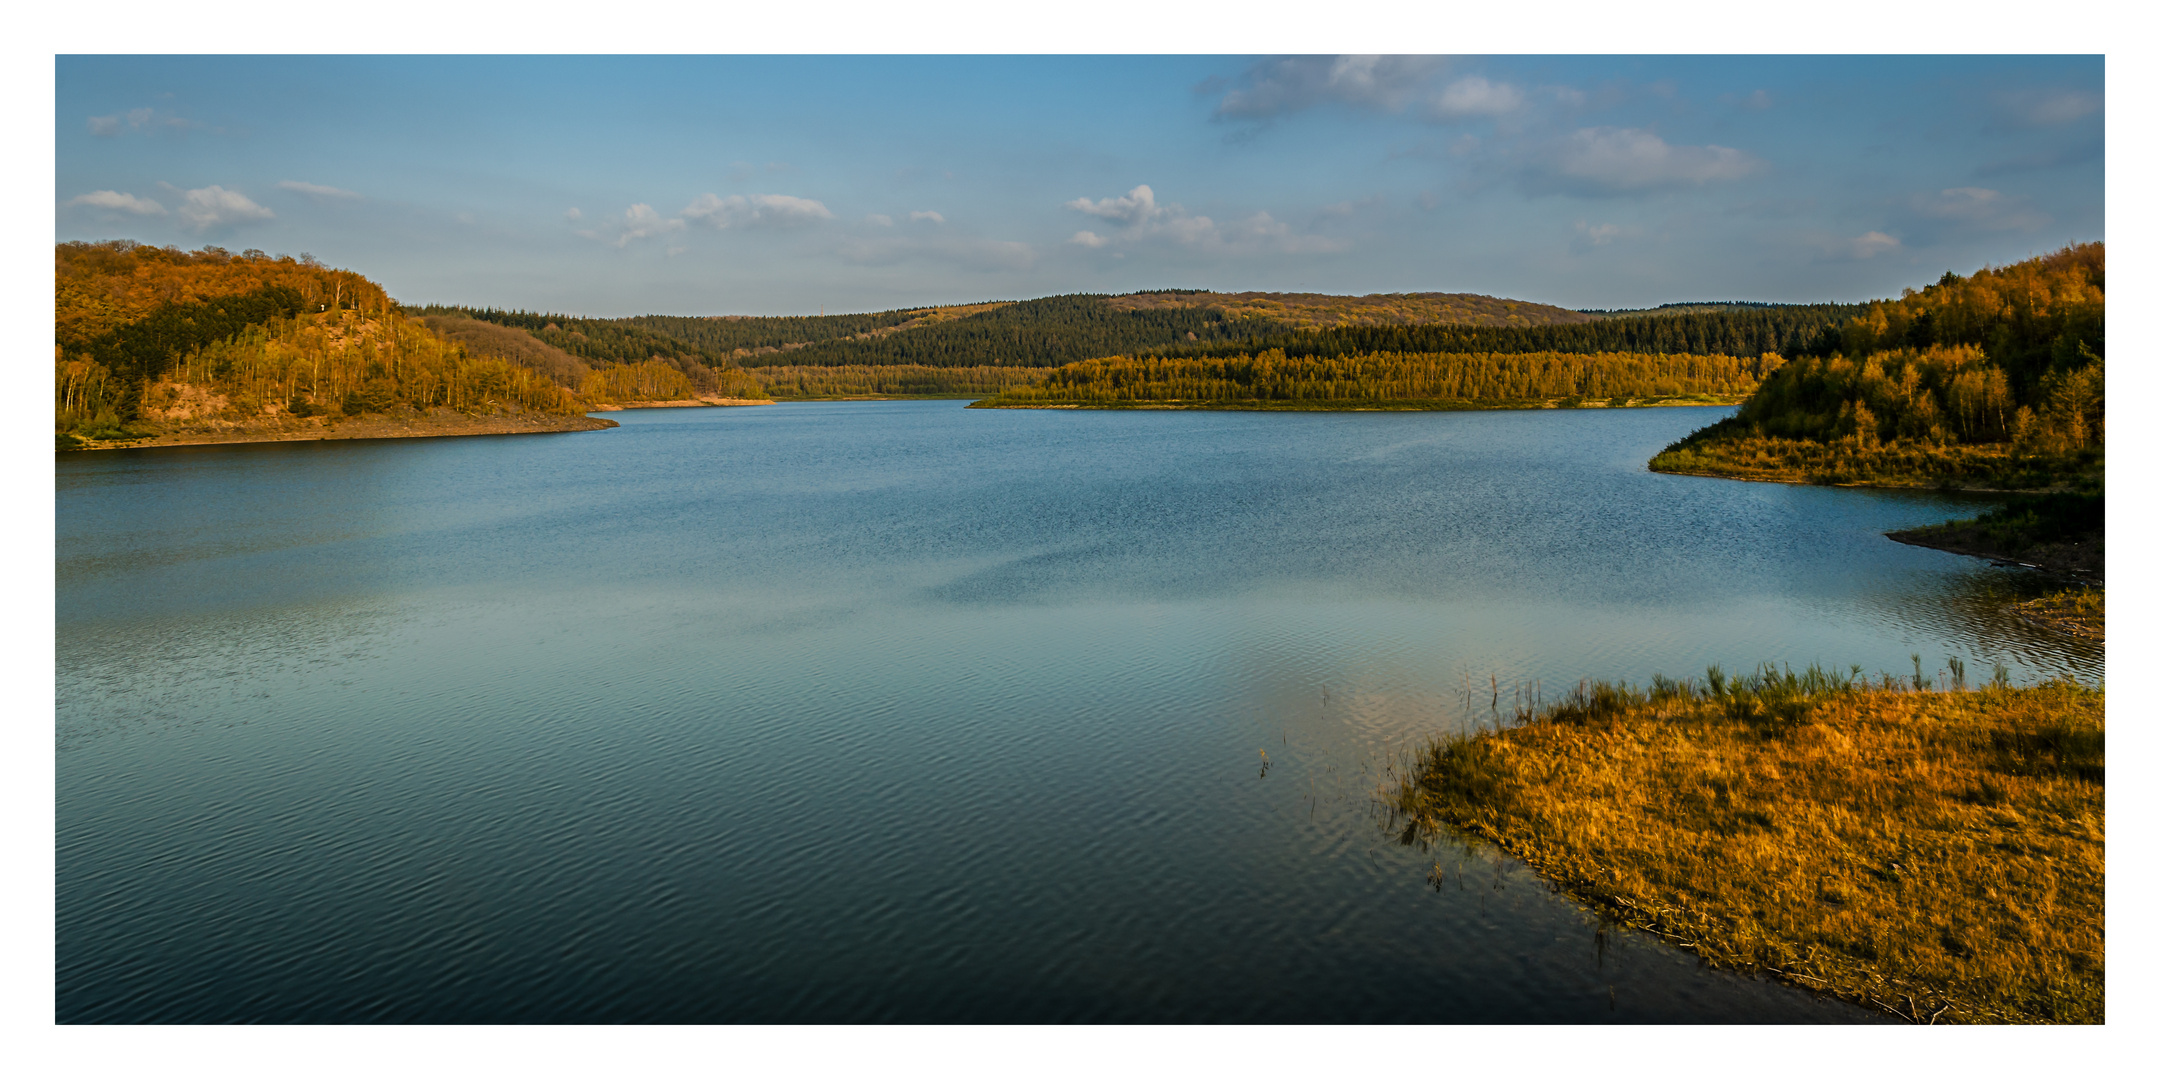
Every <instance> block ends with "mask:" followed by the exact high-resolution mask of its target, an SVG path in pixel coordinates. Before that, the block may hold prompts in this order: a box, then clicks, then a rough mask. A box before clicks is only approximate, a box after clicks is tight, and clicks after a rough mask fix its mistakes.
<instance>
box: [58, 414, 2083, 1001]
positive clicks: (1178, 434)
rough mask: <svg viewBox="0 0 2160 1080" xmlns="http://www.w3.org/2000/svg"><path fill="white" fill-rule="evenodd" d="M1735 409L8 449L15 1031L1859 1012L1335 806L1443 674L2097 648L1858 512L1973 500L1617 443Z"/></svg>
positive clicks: (682, 424)
mask: <svg viewBox="0 0 2160 1080" xmlns="http://www.w3.org/2000/svg"><path fill="white" fill-rule="evenodd" d="M1729 413H1730V410H1728V409H1692V408H1674V409H1640V410H1614V411H1604V410H1586V411H1569V412H1561V411H1539V412H1471V413H1280V414H1269V413H1216V412H1152V411H1150V412H1095V411H1085V412H1076V411H1007V410H996V411H988V410H972V411H970V410H966V409H963V408H962V407H961V403H960V402H948V401H928V402H836V403H791V404H779V405H771V406H763V407H759V408H738V409H671V410H651V411H644V412H627V413H616V414H613V415H614V416H615V417H617V418H619V419H620V420H621V421H622V426H621V427H620V428H618V429H614V430H609V431H602V432H590V433H576V434H562V435H524V436H504V437H471V438H457V439H425V440H393V441H381V442H364V443H362V442H344V443H314V444H300V443H285V444H269V445H256V446H223V447H192V448H179V449H166V450H154V451H123V452H109V453H97V454H73V455H61V456H59V457H58V458H57V461H56V471H57V488H58V496H57V505H56V520H57V551H58V555H57V581H58V585H57V626H56V634H57V658H58V660H57V671H56V673H55V684H56V685H55V689H56V695H57V716H56V772H57V808H56V809H57V820H58V834H57V836H56V854H57V882H56V893H57V897H56V900H57V911H58V914H57V926H56V942H57V974H56V981H57V986H56V989H57V996H58V1004H57V1009H58V1018H59V1019H60V1020H61V1021H62V1022H131V1023H132V1022H221V1021H266V1022H354V1021H413V1022H468V1021H473V1022H482V1021H484V1022H667V1023H678V1022H688V1023H698V1022H743V1021H758V1022H797V1021H825V1022H864V1021H906V1022H963V1021H965V1022H1007V1021H1037V1022H1063V1021H1084V1022H1169V1021H1174V1022H1217V1021H1231V1022H1271V1023H1272V1022H1417V1023H1473V1022H1474V1023H1513V1022H1531V1023H1604V1022H1621V1023H1629V1022H1693V1023H1713V1022H1751V1023H1763V1022H1774V1023H1809V1022H1829V1023H1853V1022H1875V1021H1877V1020H1878V1019H1881V1018H1880V1017H1878V1016H1876V1015H1875V1014H1872V1013H1868V1012H1864V1011H1861V1010H1859V1009H1857V1008H1853V1007H1850V1006H1846V1005H1844V1004H1841V1003H1838V1002H1835V1001H1829V1000H1825V999H1819V998H1817V997H1814V996H1813V995H1810V994H1807V993H1805V992H1802V991H1799V990H1796V989H1793V988H1790V987H1787V986H1783V985H1780V984H1776V983H1772V982H1767V981H1759V980H1754V979H1750V978H1746V977H1743V976H1739V975H1735V974H1732V973H1730V972H1723V971H1717V970H1711V969H1707V968H1703V967H1700V966H1698V965H1697V963H1696V962H1695V961H1694V959H1693V958H1692V957H1690V956H1688V955H1686V954H1684V953H1681V952H1679V951H1677V950H1674V949H1670V948H1668V947H1665V946H1664V945H1662V944H1659V943H1657V942H1656V941H1654V940H1650V939H1648V938H1645V937H1644V936H1642V935H1638V934H1635V933H1632V932H1626V931H1622V930H1619V929H1616V928H1607V927H1602V926H1601V925H1600V923H1599V921H1598V919H1597V918H1596V917H1595V916H1594V915H1592V914H1590V913H1589V912H1587V911H1585V910H1584V909H1583V908H1581V907H1580V906H1579V905H1577V904H1575V903H1574V902H1572V901H1570V900H1568V899H1567V898H1566V897H1565V896H1562V895H1559V894H1556V893H1553V892H1551V891H1550V890H1548V889H1547V888H1545V887H1544V886H1543V885H1541V884H1540V882H1539V881H1538V879H1537V877H1536V876H1535V875H1534V874H1533V873H1531V872H1530V871H1528V870H1527V869H1525V868H1523V867H1522V866H1520V864H1517V863H1514V862H1513V861H1512V860H1508V859H1505V858H1498V857H1495V856H1494V855H1492V854H1491V853H1490V852H1489V851H1478V850H1470V849H1467V848H1462V847H1457V846H1453V845H1450V844H1446V843H1443V844H1441V845H1439V846H1437V847H1434V848H1430V849H1423V850H1421V849H1418V848H1413V847H1405V846H1403V845H1401V844H1399V843H1396V842H1395V841H1394V840H1393V839H1392V838H1391V834H1390V833H1389V832H1388V831H1387V830H1386V828H1385V826H1386V820H1385V817H1384V815H1383V814H1381V813H1380V812H1379V810H1378V808H1377V805H1376V801H1375V796H1376V794H1377V793H1378V792H1379V790H1380V788H1381V786H1382V784H1383V783H1384V782H1385V779H1386V775H1387V769H1388V767H1389V765H1390V763H1392V762H1396V761H1399V760H1400V756H1401V754H1402V752H1403V751H1404V749H1405V748H1407V747H1411V746H1414V745H1416V744H1417V743H1418V742H1419V741H1420V740H1422V739H1424V738H1427V737H1429V736H1430V735H1431V734H1433V733H1435V732H1438V731H1441V730H1445V729H1450V728H1453V727H1456V726H1459V725H1464V724H1468V723H1473V722H1478V721H1479V720H1480V719H1481V718H1482V719H1484V720H1486V721H1489V720H1490V717H1491V715H1492V712H1493V698H1494V695H1495V693H1497V694H1498V697H1499V709H1500V710H1501V711H1502V712H1505V711H1506V710H1507V709H1508V708H1509V707H1510V706H1511V704H1512V702H1513V701H1514V700H1515V697H1514V695H1516V694H1517V693H1519V692H1527V691H1526V688H1531V687H1537V688H1541V689H1542V692H1543V693H1544V694H1545V696H1547V697H1548V698H1549V697H1552V696H1555V695H1556V694H1557V693H1558V692H1560V691H1561V690H1563V689H1565V688H1567V687H1571V686H1573V685H1575V684H1576V682H1577V681H1578V680H1581V679H1584V678H1592V679H1599V678H1602V679H1613V678H1625V679H1628V680H1631V681H1637V680H1646V679H1648V678H1649V677H1650V676H1651V675H1653V674H1657V673H1663V674H1667V675H1673V676H1700V675H1701V673H1702V671H1703V669H1704V668H1705V666H1706V665H1709V664H1713V663H1714V664H1721V665H1723V666H1724V667H1725V669H1726V670H1727V671H1736V670H1742V669H1746V668H1749V667H1752V666H1753V665H1755V664H1756V663H1758V662H1762V661H1776V662H1780V663H1785V662H1789V663H1791V664H1793V665H1795V666H1805V665H1806V664H1808V663H1811V662H1820V663H1822V664H1823V665H1825V666H1828V667H1837V668H1845V667H1848V666H1849V665H1853V664H1858V665H1861V666H1862V667H1863V669H1864V670H1865V671H1867V672H1869V673H1875V672H1881V671H1887V672H1891V673H1902V674H1905V675H1908V676H1909V675H1910V674H1911V672H1912V670H1913V661H1912V659H1911V657H1912V655H1913V654H1915V653H1918V654H1920V656H1921V662H1922V665H1923V666H1924V668H1925V669H1926V670H1927V671H1928V672H1929V674H1931V675H1932V674H1934V673H1935V672H1936V671H1938V670H1941V669H1943V668H1945V667H1947V659H1948V658H1950V657H1956V658H1959V659H1962V660H1964V661H1965V662H1966V663H1967V665H1968V670H1970V671H1972V672H1974V673H1976V674H1977V675H1978V677H1979V678H1981V679H1984V678H1985V677H1986V673H1987V672H1988V671H1989V670H1990V669H1991V666H1992V665H1994V664H1997V663H2000V664H2003V665H2005V666H2007V667H2008V668H2009V670H2010V672H2011V673H2012V677H2013V678H2014V679H2015V680H2017V681H2019V682H2027V681H2033V680H2037V679H2041V678H2046V677H2050V676H2054V675H2058V674H2065V673H2067V674H2072V675H2076V676H2078V677H2081V678H2086V679H2089V680H2091V679H2099V678H2100V677H2102V675H2103V674H2104V667H2103V659H2102V656H2103V654H2102V651H2101V649H2100V648H2099V647H2097V646H2093V645H2089V644H2085V643H2080V642H2076V641H2073V640H2070V639H2066V638H2061V637H2057V636H2054V635H2050V634H2048V633H2046V632H2044V631H2039V630H2034V629H2029V628H2026V627H2024V626H2023V625H2022V624H2020V623H2018V622H2016V621H2014V620H2011V619H2008V618H2006V617H2005V616H2003V615H2002V614H2001V613H2000V602H2001V600H2002V599H2003V598H2004V597H2008V596H2022V595H2028V594H2031V593H2033V592H2035V591H2036V587H2037V583H2036V582H2034V581H2033V580H2031V579H2030V578H2029V577H2028V576H2027V575H2025V574H2024V573H2022V572H2020V571H2014V570H2003V569H1996V568H1991V567H1989V566H1988V565H1987V564H1986V563H1984V562H1982V561H1980V560H1977V559H1969V558H1964V557H1961V556H1954V555H1948V554H1944V553H1941V552H1936V551H1930V550H1925V549H1920V548H1912V547H1906V546H1903V545H1899V544H1896V543H1892V542H1891V541H1889V540H1886V539H1884V538H1883V536H1882V535H1881V534H1882V532H1883V531H1884V530H1886V529H1895V528H1902V527H1907V526H1912V525H1916V524H1921V523H1927V522H1933V521H1940V520H1943V519H1946V518H1948V517H1953V516H1961V515H1965V514H1970V513H1972V512H1974V510H1975V509H1977V508H1978V507H1981V506H1984V505H1986V504H1984V503H1976V502H1974V501H1972V500H1970V499H1960V498H1955V497H1951V496H1945V495H1939V494H1932V493H1905V492H1873V491H1862V490H1843V489H1826V488H1809V487H1794V486H1785V485H1773V484H1750V483H1739V482H1734V481H1726V480H1716V479H1707V478H1698V477H1682V476H1660V475H1655V474H1652V473H1649V472H1648V471H1646V470H1645V468H1644V462H1645V461H1647V460H1648V458H1649V457H1650V456H1651V455H1652V454H1653V453H1655V452H1656V451H1657V450H1658V449H1660V448H1661V447H1663V446H1664V445H1666V444H1667V443H1669V442H1671V441H1672V440H1674V439H1675V438H1678V437H1679V436H1681V435H1684V434H1686V433H1687V432H1688V431H1691V430H1693V429H1694V428H1696V427H1699V426H1701V425H1703V424H1706V423H1709V422H1710V421H1712V420H1714V419H1717V418H1720V417H1722V416H1725V415H1729ZM1495 688H1497V690H1496V689H1495ZM1436 868H1437V869H1438V870H1439V871H1440V874H1439V877H1438V879H1437V884H1435V881H1434V879H1433V872H1434V870H1435V869H1436Z"/></svg>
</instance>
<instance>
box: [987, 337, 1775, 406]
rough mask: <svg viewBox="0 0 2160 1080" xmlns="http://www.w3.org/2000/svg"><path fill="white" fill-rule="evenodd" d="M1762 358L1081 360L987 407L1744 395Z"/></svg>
mask: <svg viewBox="0 0 2160 1080" xmlns="http://www.w3.org/2000/svg"><path fill="white" fill-rule="evenodd" d="M1779 362H1780V361H1779V358H1778V357H1776V356H1775V355H1771V356H1759V357H1747V358H1741V357H1734V356H1716V355H1713V356H1698V355H1693V354H1646V353H1615V352H1607V353H1561V352H1537V353H1394V352H1377V353H1365V354H1361V355H1356V356H1291V355H1288V354H1286V353H1285V352H1284V351H1283V350H1281V349H1268V350H1265V351H1262V352H1259V353H1240V354H1237V355H1233V356H1223V357H1163V356H1113V357H1106V358H1101V359H1093V360H1083V361H1079V362H1077V363H1072V364H1067V365H1065V366H1064V367H1061V368H1058V369H1056V370H1054V371H1051V372H1049V373H1048V374H1046V375H1044V376H1043V377H1042V378H1041V379H1040V380H1038V381H1036V382H1034V383H1033V384H1031V385H1027V386H1019V387H1014V388H1012V389H1009V390H1006V391H1004V392H1003V393H1001V394H999V395H997V396H996V397H993V398H989V399H986V400H984V401H981V402H979V403H978V404H980V405H982V406H984V407H992V408H995V407H1007V406H1014V407H1025V406H1043V405H1133V404H1152V403H1165V404H1169V403H1176V404H1187V405H1202V406H1205V405H1225V404H1240V403H1252V404H1273V405H1299V406H1309V407H1321V408H1326V407H1357V406H1361V405H1372V404H1380V403H1387V402H1406V403H1408V402H1423V403H1447V402H1461V403H1466V404H1473V405H1497V404H1507V403H1527V402H1544V401H1556V402H1559V403H1563V404H1577V403H1580V402H1582V401H1584V400H1598V401H1611V402H1614V403H1622V402H1625V401H1628V400H1636V399H1641V400H1650V399H1658V398H1676V397H1691V396H1709V397H1722V398H1737V397H1741V396H1744V395H1746V394H1748V393H1750V392H1752V391H1753V390H1754V389H1755V388H1756V387H1757V386H1758V385H1759V384H1760V380H1761V379H1762V377H1763V376H1764V375H1765V374H1767V373H1768V372H1769V371H1771V370H1774V369H1775V368H1776V366H1777V364H1778V363H1779Z"/></svg>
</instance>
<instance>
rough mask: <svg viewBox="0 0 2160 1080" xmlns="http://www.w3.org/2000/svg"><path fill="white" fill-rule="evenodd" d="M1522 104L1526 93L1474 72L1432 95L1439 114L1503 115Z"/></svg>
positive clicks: (1449, 115) (1435, 114)
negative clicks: (1491, 80)
mask: <svg viewBox="0 0 2160 1080" xmlns="http://www.w3.org/2000/svg"><path fill="white" fill-rule="evenodd" d="M1522 107H1523V93H1522V91H1521V90H1518V89H1516V88H1515V87H1513V86H1510V85H1508V84H1507V83H1496V82H1487V81H1486V80H1485V78H1484V77H1483V76H1480V75H1471V76H1467V77H1465V78H1461V79H1457V80H1455V81H1454V82H1452V83H1449V84H1448V86H1447V88H1446V89H1444V90H1442V91H1440V93H1439V96H1437V97H1435V98H1433V100H1432V105H1431V111H1432V115H1434V116H1436V117H1458V116H1504V115H1506V114H1508V113H1511V112H1514V111H1515V110H1517V109H1520V108H1522Z"/></svg>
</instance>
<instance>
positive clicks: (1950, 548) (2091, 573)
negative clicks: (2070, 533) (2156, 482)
mask: <svg viewBox="0 0 2160 1080" xmlns="http://www.w3.org/2000/svg"><path fill="white" fill-rule="evenodd" d="M1943 529H1944V526H1941V525H1924V526H1921V527H1920V528H1917V529H1899V530H1897V531H1895V532H1886V533H1884V534H1883V535H1884V536H1886V537H1888V538H1890V539H1892V540H1895V541H1897V542H1898V543H1900V544H1909V545H1911V546H1913V547H1923V548H1932V549H1934V550H1936V551H1947V552H1949V553H1950V554H1952V555H1964V556H1968V557H1970V558H1974V559H1986V560H1988V561H1989V562H1991V563H1994V564H1995V565H1997V566H2018V567H2023V568H2025V569H2027V570H2038V571H2040V572H2041V573H2044V574H2053V575H2055V576H2057V577H2066V578H2069V579H2071V580H2073V581H2078V582H2081V583H2084V584H2089V585H2098V584H2102V583H2103V582H2105V580H2106V577H2107V562H2106V560H2105V559H2104V558H2102V559H2092V560H2087V559H2083V558H2080V560H2079V561H2093V562H2098V563H2100V569H2098V570H2087V569H2084V568H2082V567H2075V566H2069V565H2065V562H2066V560H2065V558H2064V556H2065V555H2071V556H2083V555H2084V554H2085V553H2084V552H2081V551H2078V550H2076V549H2077V548H2078V546H2079V545H2076V544H2050V545H2045V546H2043V547H2040V548H2036V549H2034V550H2033V551H2028V552H2026V553H2024V554H2023V555H2009V554H2005V553H2003V552H2000V551H1991V550H1988V549H1987V548H1986V547H1983V546H1981V545H1978V544H1970V543H1966V542H1964V541H1966V540H1968V539H1969V537H1967V536H1965V535H1963V533H1962V531H1961V532H1958V533H1950V534H1949V535H1947V536H1945V537H1943V538H1941V539H1936V538H1933V537H1930V536H1928V535H1926V534H1928V533H1931V532H1936V531H1941V530H1943ZM1972 531H1974V532H1977V530H1972ZM2027 559H2037V560H2043V561H2038V562H2027V561H2026V560H2027Z"/></svg>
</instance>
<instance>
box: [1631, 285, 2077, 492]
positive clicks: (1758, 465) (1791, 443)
mask: <svg viewBox="0 0 2160 1080" xmlns="http://www.w3.org/2000/svg"><path fill="white" fill-rule="evenodd" d="M2105 284H2106V251H2105V248H2104V247H2103V246H2102V245H2100V244H2096V243H2095V244H2078V245H2073V246H2071V247H2067V248H2064V249H2063V250H2061V251H2058V252H2054V253H2052V254H2049V255H2044V256H2041V257H2039V258H2035V259H2029V260H2026V261H2024V262H2020V263H2015V264H2012V265H2010V266H2005V267H1990V268H1983V269H1981V270H1978V271H1976V272H1974V273H1973V274H1972V275H1971V276H1970V277H1960V276H1959V275H1957V274H1955V273H1945V274H1944V275H1943V276H1942V279H1941V280H1939V281H1937V282H1936V283H1935V284H1933V285H1930V286H1928V287H1927V288H1925V289H1923V290H1920V291H1918V292H1915V291H1913V290H1911V289H1907V290H1906V291H1905V295H1904V296H1903V297H1902V298H1900V299H1897V300H1886V301H1880V302H1877V303H1874V304H1870V305H1868V306H1867V307H1866V308H1865V309H1864V310H1863V311H1861V312H1859V313H1857V314H1855V315H1853V316H1852V317H1850V318H1848V319H1846V320H1844V321H1843V322H1842V323H1841V325H1839V326H1838V327H1837V328H1836V334H1835V338H1834V345H1829V344H1828V343H1826V347H1823V348H1819V349H1817V350H1814V351H1815V352H1816V355H1812V356H1802V357H1799V358H1796V359H1795V360H1793V362H1791V363H1788V364H1786V365H1785V366H1783V367H1782V368H1780V369H1778V371H1777V372H1776V373H1775V374H1774V375H1772V376H1771V377H1770V378H1769V379H1767V380H1765V381H1764V383H1763V385H1762V387H1761V389H1759V390H1757V391H1756V392H1755V394H1754V395H1753V396H1752V397H1750V398H1749V399H1748V401H1747V402H1746V403H1745V404H1743V405H1742V406H1741V408H1740V411H1739V412H1738V413H1736V414H1735V415H1733V416H1732V417H1730V418H1728V419H1726V420H1723V421H1720V422H1718V423H1716V424H1713V425H1711V426H1709V427H1707V428H1704V429H1703V430H1701V431H1698V432H1695V433H1694V434H1692V435H1689V436H1688V437H1687V438H1685V439H1682V440H1680V441H1679V442H1676V443H1674V444H1673V445H1672V446H1670V447H1667V448H1666V449H1665V451H1664V452H1662V453H1660V454H1658V455H1657V457H1655V458H1653V459H1652V460H1651V463H1650V467H1651V468H1652V469H1654V470H1657V471H1661V472H1680V473H1698V474H1704V475H1712V476H1728V477H1734V478H1738V479H1748V480H1782V481H1788V482H1803V483H1824V484H1872V485H1882V486H1908V487H1909V486H1941V487H1964V488H1979V489H2013V488H2016V489H2030V488H2065V487H2072V486H2079V485H2097V484H2098V483H2099V482H2100V477H2101V475H2102V473H2103V471H2104V467H2105V466H2104V458H2105V443H2106V415H2105V402H2104V389H2105V383H2106V379H2105V368H2104V361H2103V357H2104V356H2105V351H2106V336H2105V324H2106V293H2105Z"/></svg>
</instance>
